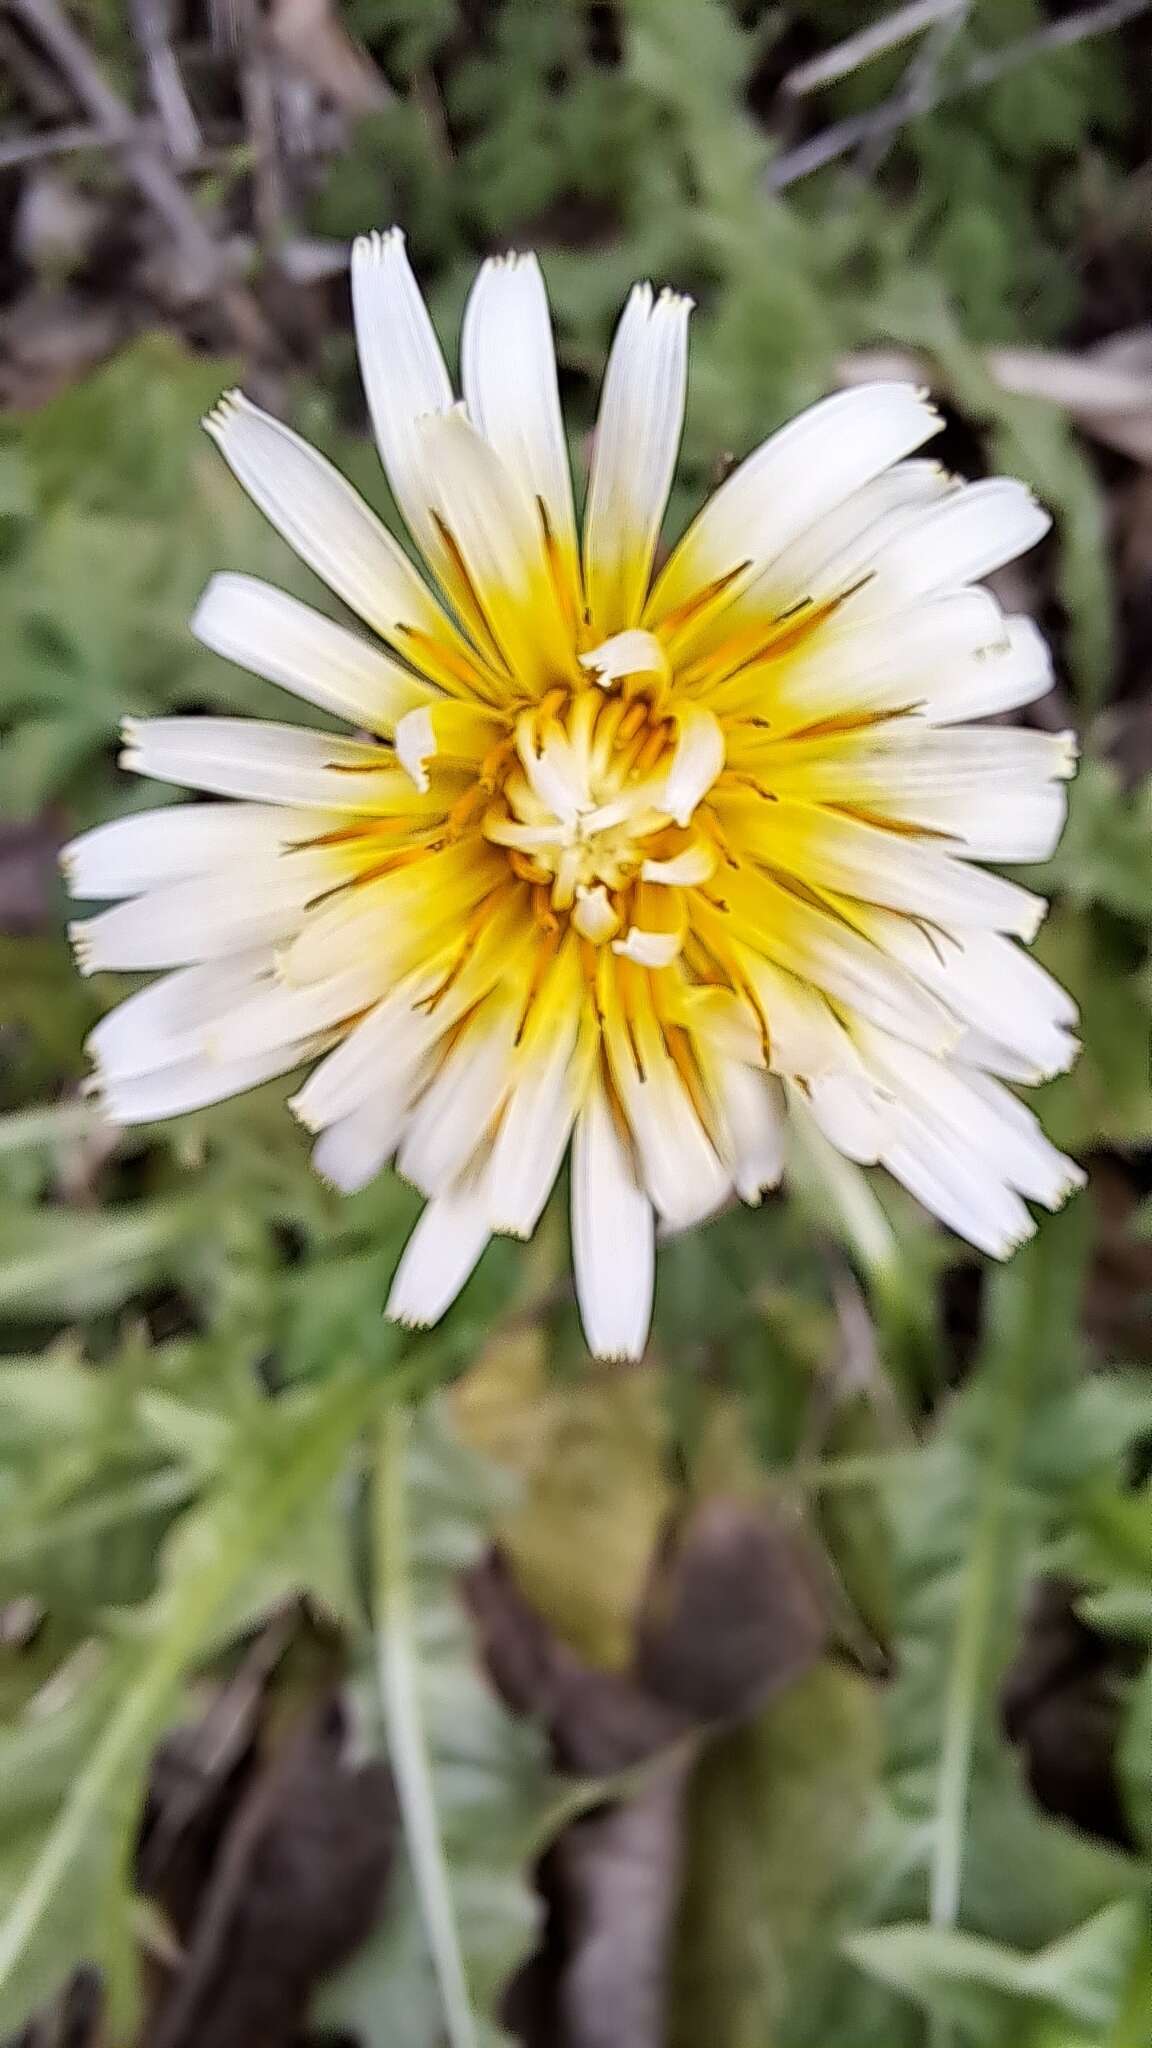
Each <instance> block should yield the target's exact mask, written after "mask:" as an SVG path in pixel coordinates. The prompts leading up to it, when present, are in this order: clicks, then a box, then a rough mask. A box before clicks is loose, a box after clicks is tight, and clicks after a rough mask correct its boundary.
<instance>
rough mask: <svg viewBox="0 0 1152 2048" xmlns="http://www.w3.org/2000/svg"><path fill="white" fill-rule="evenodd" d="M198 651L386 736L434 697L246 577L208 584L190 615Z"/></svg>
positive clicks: (315, 615) (317, 616)
mask: <svg viewBox="0 0 1152 2048" xmlns="http://www.w3.org/2000/svg"><path fill="white" fill-rule="evenodd" d="M192 631H193V632H194V633H195V635H196V638H197V639H198V640H202V641H203V643H204V645H205V647H210V648H211V649H212V650H213V652H214V653H215V654H222V655H223V656H224V658H225V660H226V661H234V662H236V663H238V665H239V666H240V667H241V668H247V669H251V670H252V671H253V672H254V673H255V674H256V675H260V676H267V678H268V680H269V682H273V683H279V685H280V687H281V688H282V689H285V690H291V691H293V692H294V694H295V695H296V696H297V697H303V698H304V700H305V702H306V703H308V704H318V705H319V706H320V709H321V710H322V711H332V712H334V713H335V715H336V717H337V718H346V719H348V720H349V722H350V723H351V724H352V725H363V726H366V727H367V728H368V730H369V732H380V733H390V732H391V731H392V728H393V726H394V725H395V724H396V721H397V720H398V719H400V718H403V716H404V714H405V712H411V710H412V709H413V707H414V706H416V705H423V704H427V703H428V702H429V701H430V700H432V699H433V697H434V692H433V691H432V690H431V689H429V687H428V685H427V684H426V683H421V682H418V681H417V679H416V677H415V676H413V675H409V674H407V673H406V671H405V670H404V669H402V668H400V667H399V666H398V665H397V663H396V662H394V661H389V659H388V657H387V655H385V654H381V653H380V652H379V650H378V649H377V648H374V647H369V646H368V645H367V643H366V642H365V641H363V640H359V639H357V637H356V635H355V634H354V633H349V632H347V631H346V630H345V628H344V627H343V626H335V625H333V623H332V621H331V619H326V618H324V617H323V616H322V615H321V613H320V612H314V611H312V610H311V609H310V607H309V606H308V605H305V604H299V603H298V602H297V600H296V599H295V598H294V597H288V596H287V595H286V594H285V592H284V591H282V590H274V589H273V588H272V586H271V585H270V584H268V583H260V582H258V581H257V579H256V577H254V576H234V575H230V574H225V575H221V576H214V577H213V578H212V581H211V583H210V584H209V585H208V588H207V590H206V591H205V592H204V595H203V597H202V598H201V599H200V602H199V604H198V605H197V607H196V610H195V611H194V613H193V614H192Z"/></svg>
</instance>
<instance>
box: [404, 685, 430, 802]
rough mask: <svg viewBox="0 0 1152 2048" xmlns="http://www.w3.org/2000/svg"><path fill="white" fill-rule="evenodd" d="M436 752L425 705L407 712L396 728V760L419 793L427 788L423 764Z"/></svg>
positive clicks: (425, 769) (426, 775) (426, 773)
mask: <svg viewBox="0 0 1152 2048" xmlns="http://www.w3.org/2000/svg"><path fill="white" fill-rule="evenodd" d="M435 752H436V734H435V732H434V730H433V727H432V719H431V715H430V713H429V711H428V707H427V705H424V704H422V705H421V706H420V708H419V709H418V710H416V711H407V712H405V714H404V717H403V718H402V719H400V721H399V723H398V724H397V727H396V759H397V760H398V761H399V763H400V766H401V767H402V768H403V769H404V770H405V771H406V773H407V774H409V775H410V776H411V777H412V780H413V782H414V783H415V784H416V787H417V789H418V790H420V791H421V792H423V791H425V790H426V789H427V788H428V770H427V768H426V767H425V765H424V764H425V762H426V761H430V760H431V759H432V758H433V756H434V754H435Z"/></svg>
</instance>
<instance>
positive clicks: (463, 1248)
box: [387, 1188, 491, 1329]
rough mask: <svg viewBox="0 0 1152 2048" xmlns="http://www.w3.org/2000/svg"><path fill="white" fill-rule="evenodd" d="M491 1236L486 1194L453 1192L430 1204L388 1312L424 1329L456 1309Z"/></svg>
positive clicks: (405, 1258)
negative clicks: (457, 1302)
mask: <svg viewBox="0 0 1152 2048" xmlns="http://www.w3.org/2000/svg"><path fill="white" fill-rule="evenodd" d="M490 1235H491V1232H490V1230H489V1226H488V1217H487V1212H486V1209H485V1204H484V1198H483V1195H482V1193H480V1192H478V1191H477V1190H476V1189H474V1188H469V1189H461V1188H453V1189H452V1190H451V1192H450V1193H448V1194H444V1195H439V1196H437V1198H436V1200H435V1201H432V1202H429V1203H428V1205H427V1207H426V1209H425V1210H424V1214H423V1215H422V1216H421V1218H420V1221H419V1223H418V1224H417V1225H416V1228H415V1230H414V1231H413V1232H412V1235H411V1237H410V1238H409V1239H408V1242H407V1244H406V1245H405V1247H404V1255H403V1257H402V1259H401V1261H400V1264H399V1266H398V1267H397V1268H396V1278H395V1279H394V1280H393V1282H392V1292H391V1293H390V1294H389V1296H388V1308H387V1313H388V1315H390V1316H391V1317H392V1320H393V1322H397V1323H407V1324H408V1325H409V1326H410V1327H414V1328H417V1329H419V1328H423V1327H425V1326H426V1325H427V1324H429V1323H437V1322H439V1320H440V1317H441V1316H442V1315H443V1314H444V1311H445V1309H447V1308H451V1306H452V1303H453V1302H454V1301H455V1299H456V1296H457V1295H458V1294H459V1292H460V1289H461V1288H462V1287H463V1285H464V1282H465V1281H466V1280H467V1278H468V1276H469V1274H470V1273H471V1272H472V1269H473V1267H474V1266H475V1265H476V1262H477V1260H478V1259H479V1257H480V1254H481V1252H482V1251H483V1249H484V1247H485V1245H486V1244H487V1242H488V1239H489V1237H490Z"/></svg>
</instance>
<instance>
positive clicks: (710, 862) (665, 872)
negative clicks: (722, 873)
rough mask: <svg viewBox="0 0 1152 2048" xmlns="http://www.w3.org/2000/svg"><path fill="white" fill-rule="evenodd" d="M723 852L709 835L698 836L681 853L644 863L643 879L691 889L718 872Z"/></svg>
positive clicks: (641, 870)
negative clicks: (712, 841)
mask: <svg viewBox="0 0 1152 2048" xmlns="http://www.w3.org/2000/svg"><path fill="white" fill-rule="evenodd" d="M718 860H719V855H718V853H717V852H716V849H715V847H714V846H710V845H709V844H708V841H707V840H706V839H694V840H693V841H692V843H691V845H690V846H686V847H685V848H684V850H683V852H681V853H674V854H672V855H670V857H669V858H668V859H667V860H646V861H643V862H642V863H641V866H640V879H641V881H642V882H660V883H662V884H663V885H664V887H665V888H671V889H691V888H695V887H696V886H697V885H698V884H699V883H700V882H707V881H708V880H709V879H710V878H711V876H713V875H714V874H715V872H716V865H717V862H718Z"/></svg>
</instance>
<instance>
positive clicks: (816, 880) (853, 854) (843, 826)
mask: <svg viewBox="0 0 1152 2048" xmlns="http://www.w3.org/2000/svg"><path fill="white" fill-rule="evenodd" d="M754 802H755V800H753V803H754ZM745 817H746V818H747V817H748V813H747V812H745ZM753 832H754V835H755V836H754V837H751V835H752V833H753ZM748 833H749V837H748V839H746V842H745V843H748V844H750V845H751V847H752V848H753V850H754V852H755V855H756V857H757V858H758V859H760V860H763V861H766V862H767V863H769V864H770V865H771V866H774V867H776V868H777V869H779V870H781V871H783V872H785V873H795V874H797V875H799V876H800V877H801V878H802V879H803V880H804V881H806V882H807V883H808V884H809V885H811V884H815V885H816V886H817V887H818V888H825V889H831V890H834V891H839V892H840V893H841V894H843V895H845V896H852V897H857V898H859V899H860V901H861V902H864V903H876V904H881V905H883V906H884V907H885V908H887V909H889V910H902V911H905V912H907V913H908V914H909V915H911V916H913V917H926V918H929V919H930V920H931V921H932V922H933V923H934V924H942V925H945V926H949V925H953V924H956V925H960V926H961V927H966V926H969V925H975V926H983V927H987V928H988V929H990V930H992V931H1002V932H1011V933H1013V934H1014V935H1015V936H1016V937H1017V938H1023V939H1028V940H1031V939H1034V938H1035V936H1036V933H1037V931H1038V930H1039V927H1040V924H1041V922H1042V920H1043V916H1044V911H1045V907H1046V906H1045V904H1044V901H1043V898H1042V897H1038V896H1034V895H1033V894H1032V893H1031V891H1030V890H1028V889H1022V888H1021V887H1020V886H1019V884H1018V883H1016V882H1008V881H1005V880H1004V878H1003V877H1002V876H1000V875H991V874H986V873H985V872H984V870H983V869H981V868H977V867H971V866H969V865H968V864H967V862H965V861H962V860H958V859H955V858H954V857H953V856H952V855H950V854H947V853H941V852H939V851H938V849H937V848H936V847H934V846H928V845H923V844H921V843H919V842H918V841H916V840H913V839H908V838H905V837H903V836H902V835H900V834H899V833H896V832H885V831H884V830H882V829H881V828H880V827H879V826H876V825H871V824H866V823H864V822H863V821H861V820H860V819H857V818H852V817H847V816H844V815H843V814H841V813H839V812H834V811H830V810H823V809H820V808H819V807H818V806H815V805H813V806H812V807H811V808H807V807H805V806H802V805H800V804H794V803H790V802H787V801H782V802H780V803H774V804H772V803H762V804H760V805H759V806H758V807H757V809H756V812H755V816H754V818H753V819H752V820H751V822H750V823H749V825H748Z"/></svg>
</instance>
